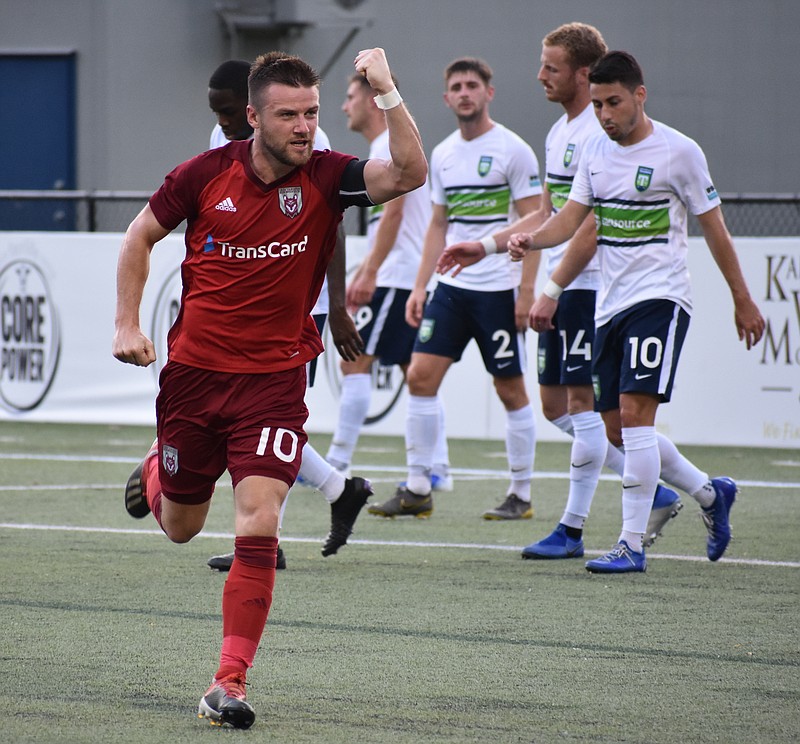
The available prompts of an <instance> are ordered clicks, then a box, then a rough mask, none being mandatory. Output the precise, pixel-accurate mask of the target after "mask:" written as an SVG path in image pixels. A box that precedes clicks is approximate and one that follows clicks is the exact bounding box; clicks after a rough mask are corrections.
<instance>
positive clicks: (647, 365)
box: [592, 300, 689, 411]
mask: <svg viewBox="0 0 800 744" xmlns="http://www.w3.org/2000/svg"><path fill="white" fill-rule="evenodd" d="M688 330H689V314H688V313H687V312H686V311H685V310H683V309H682V308H681V307H680V306H679V305H677V304H676V303H674V302H672V301H671V300H648V301H646V302H640V303H639V304H638V305H634V306H633V307H631V308H628V309H627V310H623V311H622V312H621V313H619V314H618V315H615V316H614V317H613V318H612V319H611V320H610V321H609V322H608V323H605V324H604V325H602V326H600V327H599V328H598V329H597V331H596V332H595V343H594V365H593V368H592V382H593V384H594V396H595V408H596V409H597V410H598V411H611V410H614V409H615V408H619V396H620V393H649V394H651V395H657V396H658V397H659V398H660V400H661V402H662V403H666V402H667V401H669V399H670V396H671V395H672V386H673V384H674V383H675V372H676V370H677V368H678V359H679V358H680V355H681V348H682V347H683V342H684V339H685V338H686V332H687V331H688Z"/></svg>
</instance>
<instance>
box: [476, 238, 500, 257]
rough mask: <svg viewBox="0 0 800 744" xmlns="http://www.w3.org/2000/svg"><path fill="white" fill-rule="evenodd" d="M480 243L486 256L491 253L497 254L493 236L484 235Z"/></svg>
mask: <svg viewBox="0 0 800 744" xmlns="http://www.w3.org/2000/svg"><path fill="white" fill-rule="evenodd" d="M480 243H481V245H482V246H483V250H485V251H486V255H487V256H489V255H491V254H492V253H497V241H496V240H495V239H494V235H484V236H483V237H482V238H481V240H480Z"/></svg>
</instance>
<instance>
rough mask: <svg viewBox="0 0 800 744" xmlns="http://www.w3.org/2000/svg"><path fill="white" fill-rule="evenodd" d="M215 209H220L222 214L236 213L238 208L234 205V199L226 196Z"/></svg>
mask: <svg viewBox="0 0 800 744" xmlns="http://www.w3.org/2000/svg"><path fill="white" fill-rule="evenodd" d="M214 209H219V210H220V211H221V212H235V211H236V206H235V205H234V203H233V199H231V198H230V197H229V196H226V197H225V198H224V199H223V200H222V201H221V202H220V203H219V204H217V206H216V207H214Z"/></svg>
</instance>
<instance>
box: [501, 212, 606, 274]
mask: <svg viewBox="0 0 800 744" xmlns="http://www.w3.org/2000/svg"><path fill="white" fill-rule="evenodd" d="M590 211H591V207H588V206H587V205H585V204H581V203H580V202H576V201H573V200H572V199H567V203H566V204H565V205H564V206H563V208H562V209H561V211H560V212H558V214H554V215H552V216H551V217H549V218H548V219H547V221H546V222H545V223H544V224H543V225H542V226H541V227H539V228H537V229H536V230H534V231H533V233H525V232H520V233H515V234H514V235H512V236H511V237H510V238H509V239H508V252H509V253H510V254H511V259H512V260H513V261H520V260H522V258H523V256H524V255H525V251H540V250H542V249H544V248H552V247H553V246H554V245H560V244H561V243H565V242H566V241H567V240H569V239H570V238H571V237H572V236H573V235H574V234H575V233H576V232H577V231H578V228H579V227H580V226H581V223H583V221H584V220H585V219H586V216H587V215H588V214H589V212H590Z"/></svg>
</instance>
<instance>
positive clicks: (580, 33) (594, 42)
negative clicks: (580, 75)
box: [542, 23, 608, 70]
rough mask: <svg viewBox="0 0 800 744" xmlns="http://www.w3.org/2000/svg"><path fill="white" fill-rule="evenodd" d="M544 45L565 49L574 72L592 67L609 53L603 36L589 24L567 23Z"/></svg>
mask: <svg viewBox="0 0 800 744" xmlns="http://www.w3.org/2000/svg"><path fill="white" fill-rule="evenodd" d="M542 44H544V45H545V46H560V47H564V49H566V51H567V56H568V57H569V61H570V64H571V65H572V69H573V70H577V69H578V68H579V67H591V66H592V65H593V64H594V63H595V62H597V60H598V59H600V57H602V56H603V55H604V54H605V53H606V52H607V51H608V47H607V46H606V42H605V40H604V39H603V35H602V34H601V33H600V32H599V31H598V30H597V29H596V28H595V27H594V26H590V25H589V24H588V23H565V24H563V25H562V26H559V27H558V28H557V29H555V30H554V31H551V32H550V33H549V34H547V36H545V37H544V39H542Z"/></svg>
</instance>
